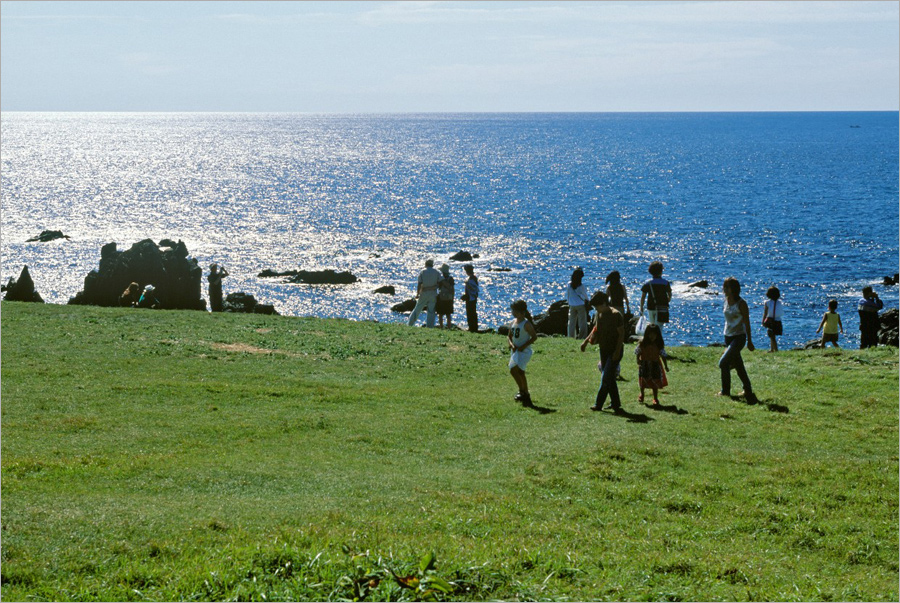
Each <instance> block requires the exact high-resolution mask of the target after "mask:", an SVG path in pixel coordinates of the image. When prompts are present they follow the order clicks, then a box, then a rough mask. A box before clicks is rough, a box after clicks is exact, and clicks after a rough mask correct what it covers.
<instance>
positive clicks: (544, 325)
mask: <svg viewBox="0 0 900 603" xmlns="http://www.w3.org/2000/svg"><path fill="white" fill-rule="evenodd" d="M568 329H569V304H568V303H567V302H566V301H565V300H560V301H558V302H553V303H552V304H550V307H549V308H547V311H546V312H543V313H541V314H538V315H536V316H535V317H534V330H535V331H537V332H538V333H542V334H544V335H565V334H566V333H567V332H568Z"/></svg>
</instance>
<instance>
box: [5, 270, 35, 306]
mask: <svg viewBox="0 0 900 603" xmlns="http://www.w3.org/2000/svg"><path fill="white" fill-rule="evenodd" d="M3 290H4V291H6V295H5V296H4V298H3V299H5V300H6V301H21V302H36V303H39V304H42V303H44V299H43V298H42V297H41V295H40V293H38V292H37V291H35V290H34V281H33V280H31V273H30V272H28V266H23V267H22V272H21V273H20V274H19V278H11V279H9V282H8V283H7V284H6V285H5V286H4V287H3Z"/></svg>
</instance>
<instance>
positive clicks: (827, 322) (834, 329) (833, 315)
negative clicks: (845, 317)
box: [816, 299, 844, 350]
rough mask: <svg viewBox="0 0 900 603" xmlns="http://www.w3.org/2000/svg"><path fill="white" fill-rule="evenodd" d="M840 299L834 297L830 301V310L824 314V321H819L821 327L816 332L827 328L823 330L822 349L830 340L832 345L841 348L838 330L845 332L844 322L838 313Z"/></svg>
mask: <svg viewBox="0 0 900 603" xmlns="http://www.w3.org/2000/svg"><path fill="white" fill-rule="evenodd" d="M837 307H838V301H837V300H836V299H833V300H831V301H829V302H828V312H826V313H825V315H824V316H822V322H820V323H819V328H818V329H816V333H818V332H819V331H822V328H823V327H824V328H825V330H824V331H822V349H823V350H824V349H825V345H826V344H827V343H828V342H829V341H830V342H831V345H833V346H834V347H836V348H840V347H841V346H839V345H838V331H840V333H841V334H842V335H843V333H844V323H842V322H841V315H840V314H838V313H837Z"/></svg>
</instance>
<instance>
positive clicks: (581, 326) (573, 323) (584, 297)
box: [566, 268, 590, 339]
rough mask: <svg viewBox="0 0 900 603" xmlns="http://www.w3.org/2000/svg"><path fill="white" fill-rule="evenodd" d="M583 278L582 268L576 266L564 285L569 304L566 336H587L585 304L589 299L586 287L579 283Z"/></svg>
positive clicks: (580, 337) (581, 337) (586, 310)
mask: <svg viewBox="0 0 900 603" xmlns="http://www.w3.org/2000/svg"><path fill="white" fill-rule="evenodd" d="M583 278H584V270H582V269H581V268H576V269H575V272H573V273H572V280H571V281H569V285H568V286H567V287H566V302H567V303H568V304H569V328H568V336H569V337H573V338H574V337H577V338H579V339H584V338H585V337H587V314H588V309H587V304H588V302H589V301H590V299H589V297H588V293H587V289H585V288H584V285H583V284H582V283H581V280H582V279H583Z"/></svg>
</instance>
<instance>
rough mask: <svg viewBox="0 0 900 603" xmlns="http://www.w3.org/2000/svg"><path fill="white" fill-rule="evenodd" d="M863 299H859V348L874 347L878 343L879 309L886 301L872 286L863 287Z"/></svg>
mask: <svg viewBox="0 0 900 603" xmlns="http://www.w3.org/2000/svg"><path fill="white" fill-rule="evenodd" d="M862 294H863V296H862V299H860V300H859V304H858V305H857V310H858V311H859V349H861V350H864V349H866V348H874V347H876V346H877V345H878V328H879V327H880V326H881V324H880V323H879V321H878V311H879V310H881V309H882V308H883V307H884V302H883V301H881V300H880V299H878V294H877V293H875V292H874V291H873V290H872V287H863V290H862Z"/></svg>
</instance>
